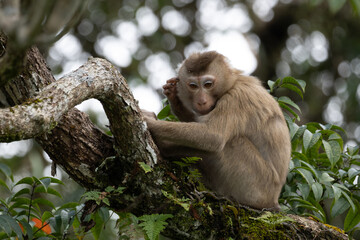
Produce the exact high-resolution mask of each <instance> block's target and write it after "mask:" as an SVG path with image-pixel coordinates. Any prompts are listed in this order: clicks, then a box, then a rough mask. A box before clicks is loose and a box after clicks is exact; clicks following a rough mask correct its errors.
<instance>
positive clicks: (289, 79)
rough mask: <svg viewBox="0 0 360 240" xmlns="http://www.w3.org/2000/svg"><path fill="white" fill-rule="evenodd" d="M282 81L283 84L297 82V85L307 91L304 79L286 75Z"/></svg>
mask: <svg viewBox="0 0 360 240" xmlns="http://www.w3.org/2000/svg"><path fill="white" fill-rule="evenodd" d="M282 83H283V84H286V83H292V84H295V85H297V86H299V87H300V88H301V90H302V91H303V92H305V87H306V82H305V81H303V80H299V79H295V78H293V77H285V78H283V80H282Z"/></svg>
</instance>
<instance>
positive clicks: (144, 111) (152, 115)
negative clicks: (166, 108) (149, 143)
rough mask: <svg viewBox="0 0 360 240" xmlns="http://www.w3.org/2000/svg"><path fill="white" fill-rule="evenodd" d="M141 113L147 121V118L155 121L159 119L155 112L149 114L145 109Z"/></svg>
mask: <svg viewBox="0 0 360 240" xmlns="http://www.w3.org/2000/svg"><path fill="white" fill-rule="evenodd" d="M141 113H142V114H143V116H144V119H145V121H146V119H147V118H150V119H154V120H156V119H157V118H156V115H155V113H153V112H149V111H146V110H144V109H141Z"/></svg>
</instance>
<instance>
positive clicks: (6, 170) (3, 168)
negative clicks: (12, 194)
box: [0, 163, 13, 181]
mask: <svg viewBox="0 0 360 240" xmlns="http://www.w3.org/2000/svg"><path fill="white" fill-rule="evenodd" d="M0 171H1V172H2V173H3V174H4V175H5V176H6V177H7V178H9V179H11V180H12V181H13V176H12V173H11V169H10V167H9V166H8V165H6V164H4V163H0Z"/></svg>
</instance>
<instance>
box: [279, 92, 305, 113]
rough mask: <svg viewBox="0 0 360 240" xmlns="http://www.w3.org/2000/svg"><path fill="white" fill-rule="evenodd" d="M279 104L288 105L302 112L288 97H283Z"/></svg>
mask: <svg viewBox="0 0 360 240" xmlns="http://www.w3.org/2000/svg"><path fill="white" fill-rule="evenodd" d="M278 102H281V103H284V104H287V105H289V106H291V107H293V108H295V109H296V110H298V111H299V112H301V110H300V108H299V106H298V105H297V104H296V103H294V102H293V101H292V100H291V99H290V98H288V97H285V96H282V97H280V98H279V99H278Z"/></svg>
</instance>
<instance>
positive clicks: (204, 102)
mask: <svg viewBox="0 0 360 240" xmlns="http://www.w3.org/2000/svg"><path fill="white" fill-rule="evenodd" d="M197 104H198V105H199V106H204V105H206V101H203V102H198V103H197Z"/></svg>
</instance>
